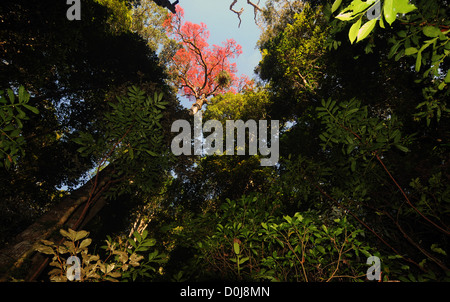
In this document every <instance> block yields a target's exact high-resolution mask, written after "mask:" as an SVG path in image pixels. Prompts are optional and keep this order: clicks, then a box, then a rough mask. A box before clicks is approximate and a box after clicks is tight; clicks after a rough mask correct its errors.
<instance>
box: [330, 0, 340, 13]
mask: <svg viewBox="0 0 450 302" xmlns="http://www.w3.org/2000/svg"><path fill="white" fill-rule="evenodd" d="M341 3H342V0H336V1H334V3H333V6H332V7H331V13H334V12H335V11H336V10H337V9H338V8H339V6H341Z"/></svg>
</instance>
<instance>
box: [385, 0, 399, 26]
mask: <svg viewBox="0 0 450 302" xmlns="http://www.w3.org/2000/svg"><path fill="white" fill-rule="evenodd" d="M383 14H384V18H385V19H386V21H387V22H388V23H389V25H391V24H392V23H393V22H394V21H395V19H397V13H396V12H395V10H394V0H386V1H384V6H383Z"/></svg>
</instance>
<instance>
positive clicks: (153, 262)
mask: <svg viewBox="0 0 450 302" xmlns="http://www.w3.org/2000/svg"><path fill="white" fill-rule="evenodd" d="M60 233H61V235H62V236H63V237H64V238H65V239H66V240H64V241H63V243H62V244H55V243H54V242H52V241H49V240H41V243H40V244H38V245H37V246H36V250H37V251H39V252H41V253H44V254H48V255H53V257H52V261H51V262H50V266H52V267H54V269H52V270H51V271H50V272H49V276H50V280H51V281H56V282H65V281H67V280H68V279H69V278H70V279H73V277H72V273H73V272H74V268H73V265H75V264H74V262H77V261H79V268H80V271H79V272H80V276H79V277H80V278H77V279H78V280H79V281H85V282H87V281H135V280H137V279H138V278H147V279H151V278H152V277H153V276H154V274H155V273H158V272H160V271H161V267H160V265H161V264H162V263H165V262H166V256H165V255H164V254H160V253H159V252H158V251H157V250H154V251H153V252H151V253H149V254H148V255H147V259H146V260H145V257H144V256H143V255H142V254H143V253H146V252H148V251H149V250H150V248H151V247H153V246H154V245H155V243H156V240H154V239H151V238H147V235H148V232H147V231H146V230H144V231H143V232H142V234H139V233H138V232H135V233H134V234H133V237H134V238H128V239H126V240H124V239H122V238H121V237H118V238H117V239H116V240H112V238H111V237H109V236H108V239H107V240H106V245H105V246H102V248H103V249H104V250H105V251H106V258H105V259H104V260H102V259H100V256H99V255H98V254H96V255H93V254H91V253H89V251H88V247H89V246H90V244H91V243H92V240H91V239H90V238H86V237H87V236H88V235H89V232H87V231H78V232H76V231H74V230H72V229H70V228H69V229H68V231H65V230H60ZM78 255H81V259H80V258H74V257H72V256H76V257H78ZM72 259H77V260H76V261H72ZM69 264H73V265H72V266H71V265H69Z"/></svg>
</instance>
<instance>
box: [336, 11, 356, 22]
mask: <svg viewBox="0 0 450 302" xmlns="http://www.w3.org/2000/svg"><path fill="white" fill-rule="evenodd" d="M353 18H355V17H354V16H353V13H345V14H342V13H341V14H339V15H337V16H336V19H339V20H341V21H349V20H352V19H353Z"/></svg>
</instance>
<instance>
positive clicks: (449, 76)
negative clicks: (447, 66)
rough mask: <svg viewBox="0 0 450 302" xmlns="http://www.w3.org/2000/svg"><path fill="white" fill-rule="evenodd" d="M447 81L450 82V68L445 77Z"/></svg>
mask: <svg viewBox="0 0 450 302" xmlns="http://www.w3.org/2000/svg"><path fill="white" fill-rule="evenodd" d="M444 82H445V83H450V70H447V75H446V76H445V78H444Z"/></svg>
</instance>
